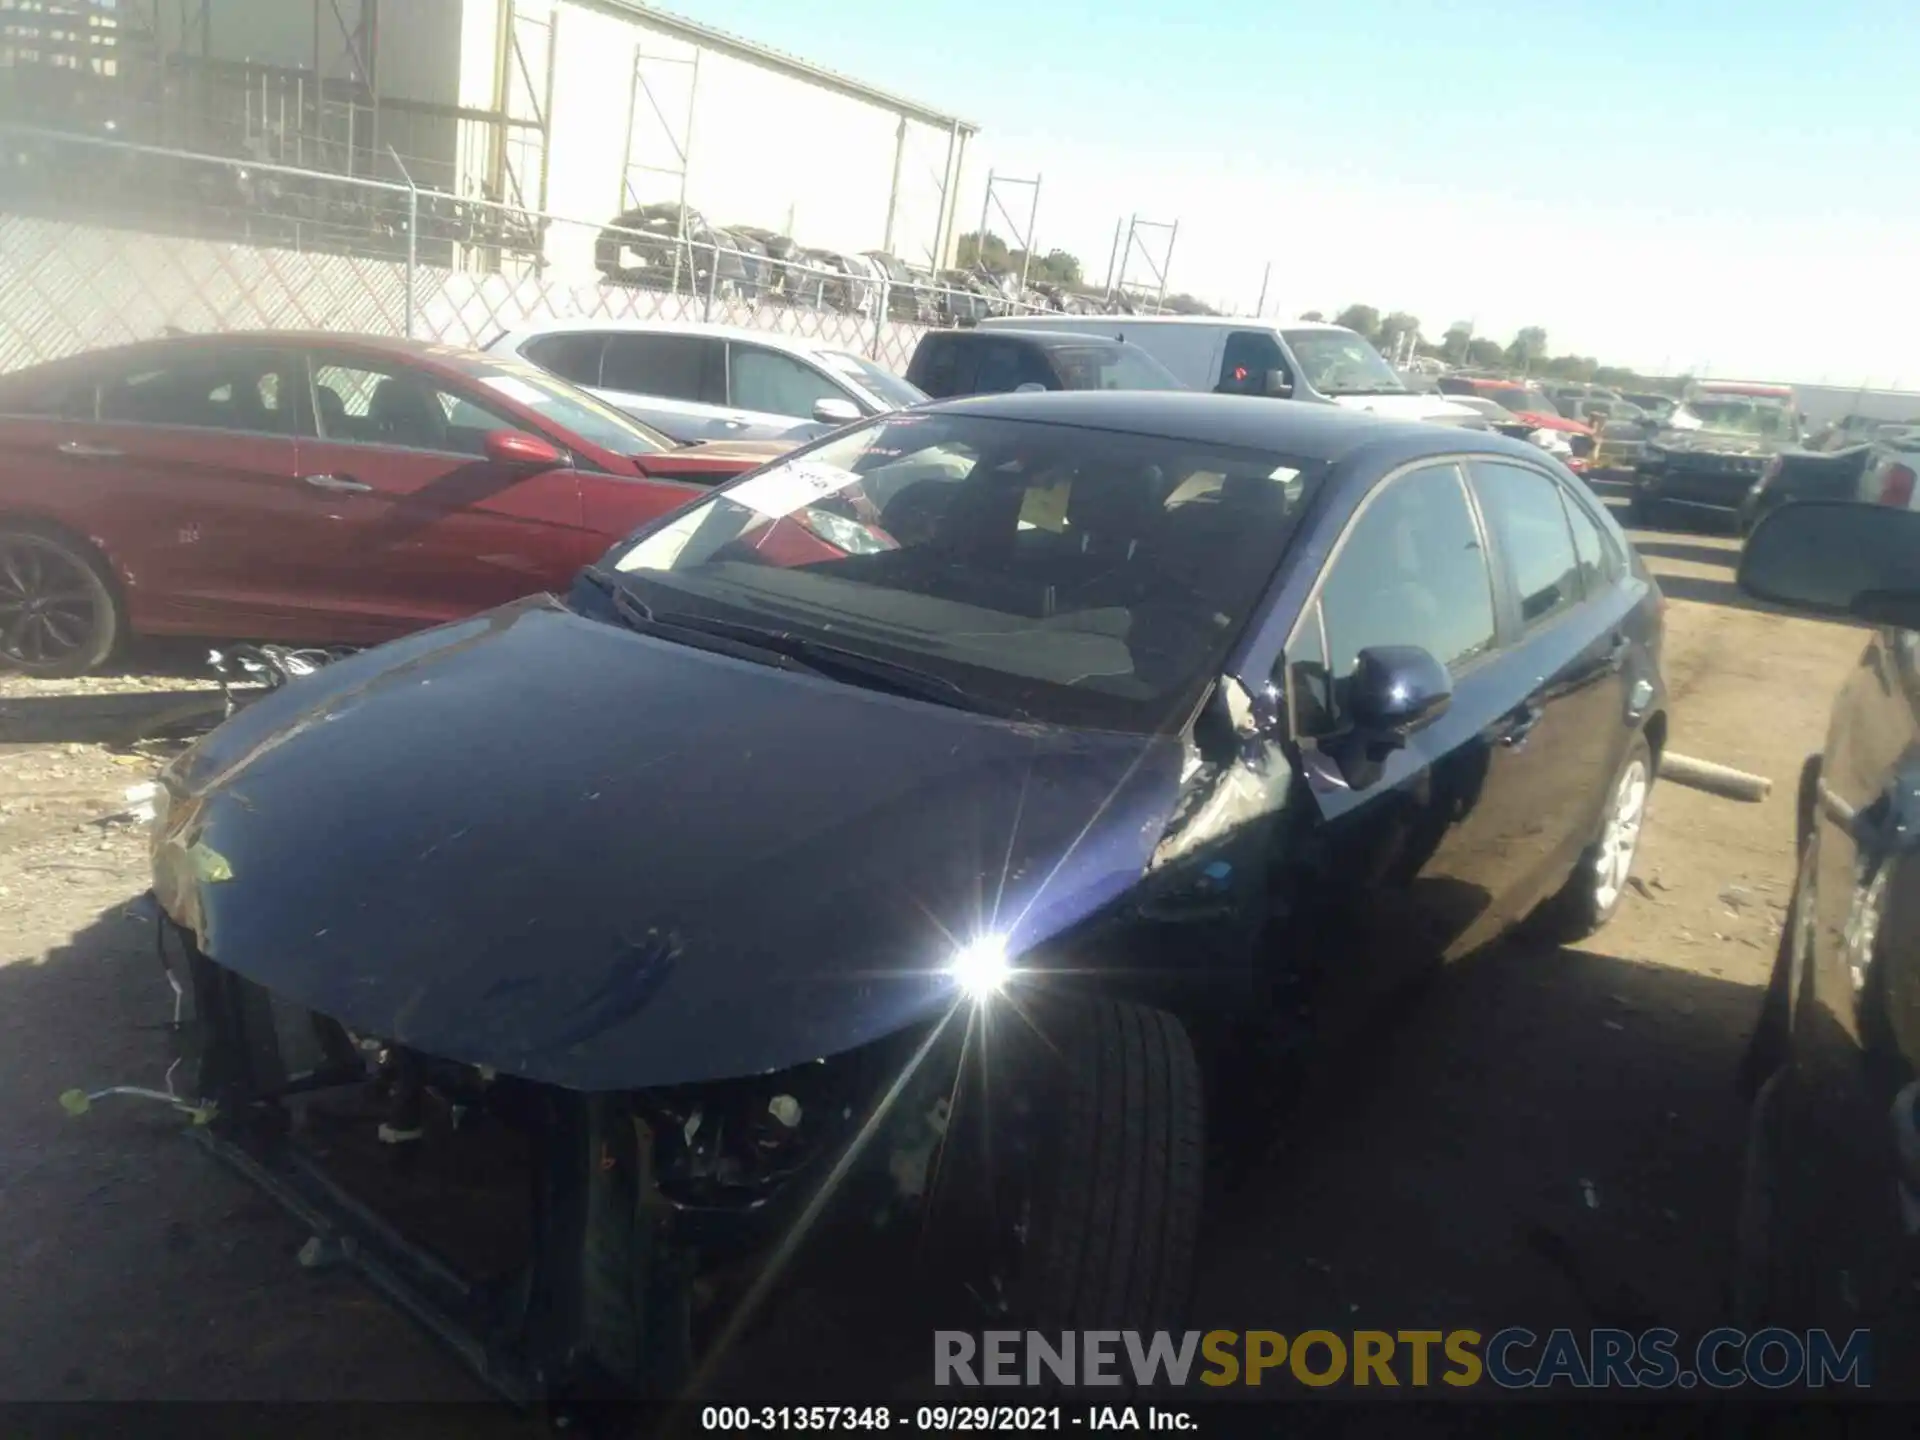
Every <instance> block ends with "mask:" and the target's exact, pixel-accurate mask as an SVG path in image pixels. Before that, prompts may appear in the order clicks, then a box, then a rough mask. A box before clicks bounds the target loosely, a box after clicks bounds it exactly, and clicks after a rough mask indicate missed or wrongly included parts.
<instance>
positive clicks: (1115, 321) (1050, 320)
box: [983, 315, 1360, 335]
mask: <svg viewBox="0 0 1920 1440" xmlns="http://www.w3.org/2000/svg"><path fill="white" fill-rule="evenodd" d="M1040 319H1044V320H1045V321H1046V322H1047V325H1048V327H1049V328H1051V327H1052V326H1053V325H1054V324H1055V323H1056V322H1057V321H1058V320H1086V319H1097V320H1099V321H1100V322H1101V323H1102V324H1103V325H1224V326H1226V327H1227V328H1228V329H1232V330H1283V331H1284V330H1326V331H1331V332H1334V333H1337V334H1343V335H1357V334H1359V333H1360V332H1359V331H1357V330H1350V329H1348V328H1347V327H1346V326H1345V325H1334V324H1331V323H1329V322H1328V321H1325V320H1249V319H1248V318H1247V317H1246V316H1244V315H1099V316H1085V315H1064V316H1058V317H1056V316H1052V315H1047V316H1038V315H1034V316H1026V315H1016V316H1007V317H1005V318H1001V317H995V318H994V319H993V320H992V322H991V323H992V326H993V328H994V329H995V330H1013V329H1017V328H1019V327H1018V323H1017V322H1019V321H1023V320H1040ZM1010 322H1013V323H1010ZM983 328H984V322H983Z"/></svg>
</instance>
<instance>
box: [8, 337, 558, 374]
mask: <svg viewBox="0 0 1920 1440" xmlns="http://www.w3.org/2000/svg"><path fill="white" fill-rule="evenodd" d="M235 344H240V345H275V346H287V347H289V348H297V349H303V350H305V349H316V348H321V347H324V348H326V349H329V350H352V351H358V352H360V353H362V354H372V355H385V356H391V357H394V358H397V359H405V360H411V361H414V362H415V363H417V364H422V365H427V366H434V365H440V366H448V367H461V366H472V365H474V364H488V365H500V364H502V363H503V362H504V363H509V364H511V363H520V364H524V363H526V362H524V361H515V360H512V359H508V358H507V357H502V356H499V355H489V354H487V353H486V352H485V351H484V350H476V349H474V348H472V347H471V346H466V345H447V344H443V343H441V342H439V341H437V340H409V339H406V338H405V337H404V336H398V335H359V334H355V333H353V332H351V331H347V332H342V331H338V330H221V331H215V332H211V333H206V334H198V335H163V336H157V337H155V338H153V339H150V340H134V341H129V342H128V343H127V344H124V345H109V346H103V347H101V348H100V349H97V350H85V351H81V352H79V353H77V354H74V355H67V356H62V357H61V358H59V359H56V360H49V361H47V362H46V363H45V365H44V366H35V367H32V368H33V369H35V370H40V369H51V368H54V367H59V368H61V369H66V368H69V367H78V366H92V365H95V364H99V363H101V362H103V361H105V362H107V363H112V362H113V361H114V360H116V359H118V358H120V357H123V356H124V357H127V358H138V357H139V356H141V355H146V354H153V355H164V354H168V353H171V352H178V351H183V350H199V349H218V348H221V347H224V346H230V345H235ZM13 373H15V374H26V373H28V372H27V371H25V370H22V371H16V372H13Z"/></svg>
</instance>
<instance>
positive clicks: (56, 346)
mask: <svg viewBox="0 0 1920 1440" xmlns="http://www.w3.org/2000/svg"><path fill="white" fill-rule="evenodd" d="M393 161H394V168H395V169H396V170H397V171H400V172H401V173H402V174H403V175H404V166H403V165H402V163H401V161H400V160H399V157H398V156H394V157H393ZM689 217H691V219H690V218H689ZM616 218H617V221H618V222H619V223H607V222H590V221H583V220H578V219H574V218H570V217H566V216H559V215H548V214H542V213H539V212H537V211H531V210H525V209H520V208H517V207H514V206H508V205H502V204H499V203H496V202H492V201H486V200H474V199H468V198H464V197H460V196H456V195H450V194H447V193H445V192H442V191H436V190H428V189H422V188H419V187H417V186H415V185H413V184H411V183H409V182H406V181H404V180H402V181H398V182H396V181H388V180H379V179H368V178H349V177H345V176H340V175H334V174H327V173H324V172H320V171H314V170H304V169H299V168H296V167H291V166H285V165H271V164H261V163H251V162H247V161H243V160H233V159H226V158H221V157H215V156H207V155H198V154H193V153H190V152H186V151H179V150H166V149H160V148H156V147H152V146H143V145H130V144H126V143H123V142H119V141H113V140H105V139H100V138H97V137H92V136H83V135H73V134H65V133H59V132H52V131H44V130H34V129H27V128H22V127H11V126H0V370H11V369H17V368H19V367H21V366H25V365H33V364H38V363H40V362H42V361H47V360H53V359H57V358H59V357H61V356H65V355H71V354H75V353H77V352H80V351H84V350H90V349H94V348H96V347H99V346H104V345H114V344H120V343H124V342H127V341H132V340H142V339H150V338H154V337H156V336H160V335H163V334H166V333H168V332H170V331H179V332H187V333H199V332H205V331H215V330H243V329H259V328H268V327H271V328H276V329H314V330H333V331H358V332H363V333H374V334H383V335H411V336H414V337H416V338H419V339H425V340H435V341H440V342H443V343H448V344H456V345H472V346H480V345H485V344H486V343H488V342H489V341H490V340H492V339H493V338H494V337H495V336H497V335H498V334H500V333H501V332H502V331H505V330H509V329H512V328H514V327H516V326H520V325H523V324H526V323H529V322H532V321H539V320H549V319H604V320H673V321H698V322H706V323H712V324H727V325H738V326H744V327H749V328H753V329H760V330H769V331H775V332H779V333H783V334H790V335H799V336H805V337H809V338H813V339H818V340H822V341H825V342H828V343H830V344H833V345H835V346H837V347H840V348H843V349H847V350H852V351H856V352H858V353H861V354H864V355H866V356H868V357H869V358H871V359H873V360H875V361H877V362H878V363H879V364H881V365H884V366H886V367H888V368H890V369H893V370H895V371H901V370H904V369H905V368H906V365H907V361H908V359H909V357H910V356H911V355H912V354H913V350H914V346H915V345H916V344H917V343H918V342H919V339H920V336H921V335H922V334H924V333H925V331H926V330H927V329H928V328H930V327H932V326H936V325H943V324H955V323H966V322H968V321H971V320H976V319H980V318H983V317H985V316H987V315H1004V314H1017V313H1037V312H1044V311H1047V310H1052V309H1056V308H1059V307H1056V306H1053V305H1049V304H1041V303H1036V297H1035V296H1033V295H1032V293H1031V292H1023V291H1022V290H1021V289H1020V287H1019V286H1018V285H1017V284H1016V283H1014V282H1013V281H1011V280H1010V279H999V280H995V279H993V278H990V277H985V276H979V277H976V276H972V275H965V274H961V273H959V272H953V271H947V272H942V274H941V275H940V276H939V277H935V276H932V275H926V274H923V273H919V272H914V271H911V270H909V269H908V268H907V267H906V266H904V265H902V264H901V263H900V262H899V261H897V260H891V259H890V258H889V257H883V256H850V255H838V254H832V253H830V252H826V251H821V250H808V249H800V248H798V247H795V246H794V245H793V244H792V242H791V241H790V240H787V239H786V238H785V237H779V236H773V235H771V234H767V235H764V236H762V235H760V234H759V232H754V234H753V235H752V236H751V237H748V236H746V235H745V234H744V232H739V233H736V232H726V234H727V238H728V239H729V240H732V241H733V242H734V243H733V244H722V243H719V241H718V238H717V236H716V235H715V234H714V233H713V232H707V231H705V230H704V228H703V227H701V226H700V225H699V222H698V217H697V216H692V212H690V211H683V210H681V209H680V208H679V207H677V206H653V207H649V208H648V209H646V210H642V211H634V212H629V213H628V214H626V215H623V216H620V217H616ZM1074 303H1079V302H1074Z"/></svg>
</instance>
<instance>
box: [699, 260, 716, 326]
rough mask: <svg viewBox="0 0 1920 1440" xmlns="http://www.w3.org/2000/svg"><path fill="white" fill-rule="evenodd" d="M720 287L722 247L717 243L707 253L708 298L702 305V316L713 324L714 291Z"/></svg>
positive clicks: (705, 320) (702, 318)
mask: <svg viewBox="0 0 1920 1440" xmlns="http://www.w3.org/2000/svg"><path fill="white" fill-rule="evenodd" d="M719 288H720V247H719V246H718V245H715V246H714V247H713V249H712V250H711V251H710V252H709V253H708V255H707V299H706V303H705V304H704V305H702V306H701V307H700V318H701V320H702V321H704V322H706V323H709V324H711V323H712V321H713V293H714V291H716V290H718V289H719Z"/></svg>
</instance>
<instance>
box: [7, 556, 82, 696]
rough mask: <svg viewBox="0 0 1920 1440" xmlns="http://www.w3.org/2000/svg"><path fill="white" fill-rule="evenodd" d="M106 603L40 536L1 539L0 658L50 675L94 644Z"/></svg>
mask: <svg viewBox="0 0 1920 1440" xmlns="http://www.w3.org/2000/svg"><path fill="white" fill-rule="evenodd" d="M107 603H108V600H107V597H106V596H105V594H104V593H103V592H102V590H101V586H100V582H99V580H98V579H97V578H96V577H95V576H94V575H93V574H92V573H91V572H90V571H89V570H88V569H87V566H86V564H85V562H84V561H81V560H80V559H78V558H76V557H75V556H74V555H73V554H71V553H70V552H69V551H68V550H67V549H66V548H65V547H64V546H62V545H60V544H58V543H57V542H55V541H53V540H49V539H46V538H43V537H41V536H39V535H31V534H23V533H15V534H11V535H5V536H0V659H4V660H5V661H7V662H8V663H11V664H13V665H17V666H18V667H20V668H21V669H23V670H28V671H35V670H47V669H51V668H53V667H55V666H58V665H60V664H62V663H64V662H65V661H67V660H70V659H71V658H72V657H73V656H75V655H76V654H78V653H80V652H81V651H83V650H85V649H86V648H87V647H88V646H90V645H92V644H93V643H94V642H95V640H96V638H97V637H98V635H99V633H100V627H101V626H102V625H103V624H105V623H109V622H108V619H107V617H106V616H105V615H104V614H103V613H102V612H103V610H104V608H105V606H106V605H107Z"/></svg>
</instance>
